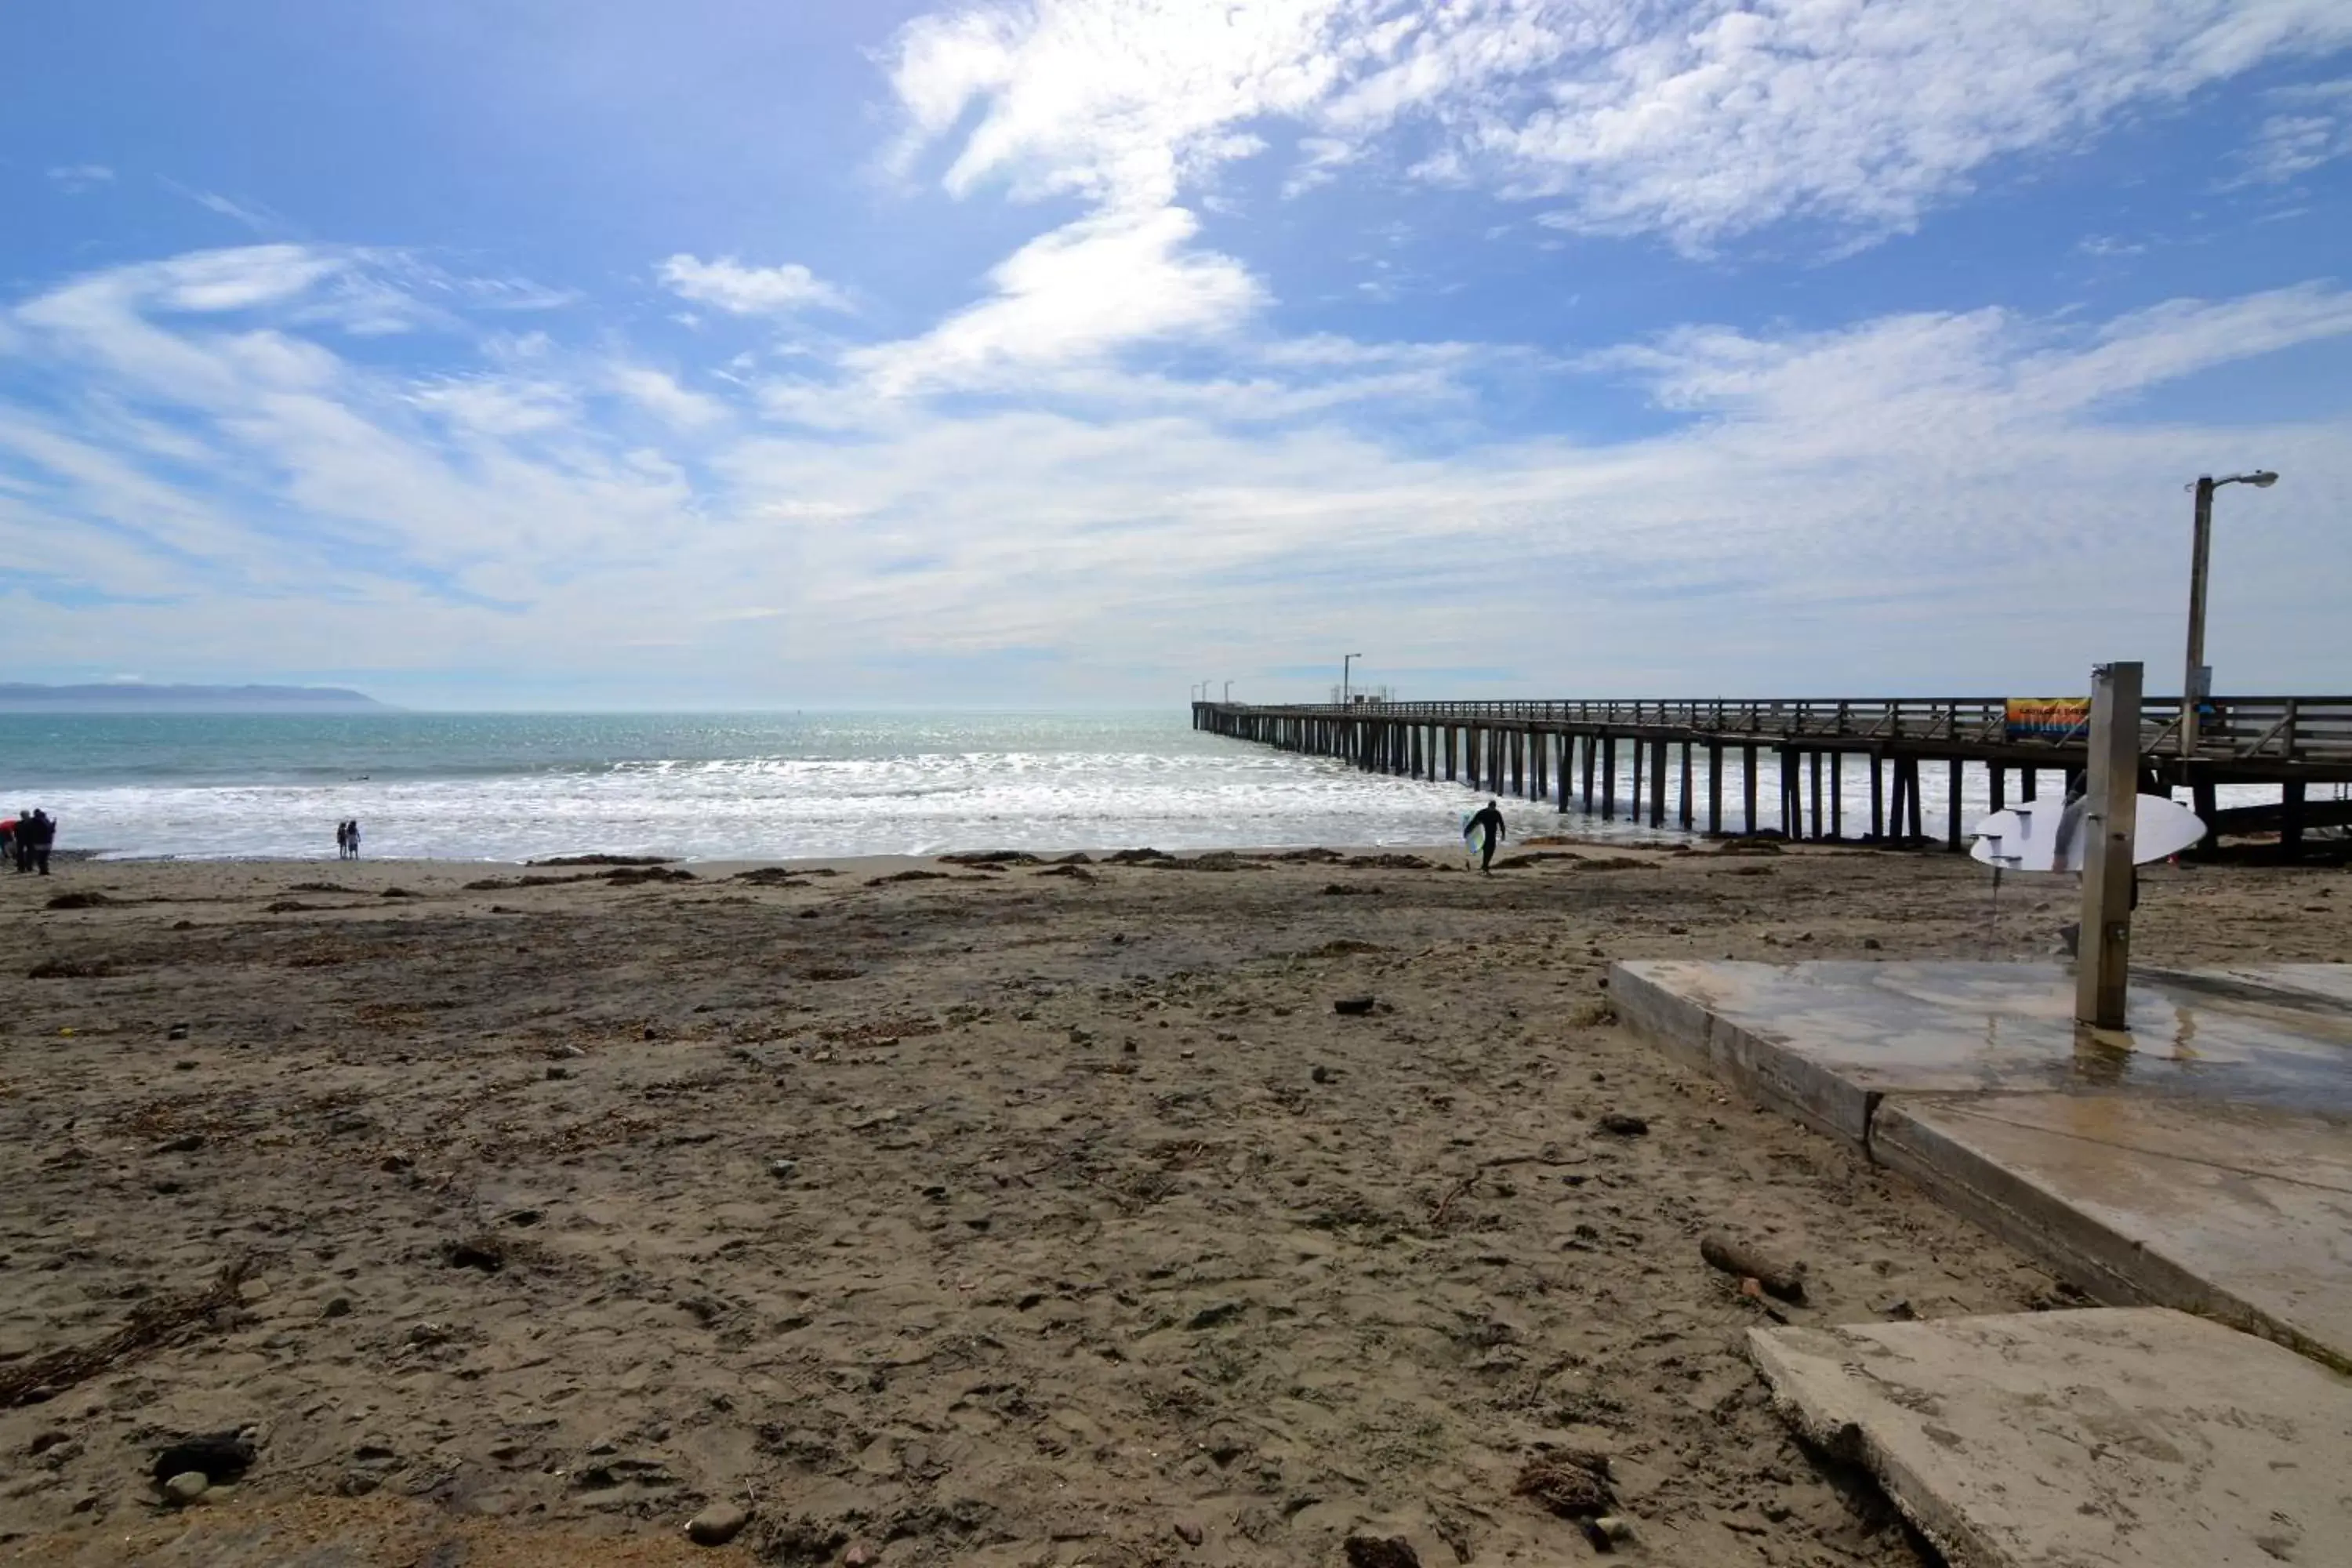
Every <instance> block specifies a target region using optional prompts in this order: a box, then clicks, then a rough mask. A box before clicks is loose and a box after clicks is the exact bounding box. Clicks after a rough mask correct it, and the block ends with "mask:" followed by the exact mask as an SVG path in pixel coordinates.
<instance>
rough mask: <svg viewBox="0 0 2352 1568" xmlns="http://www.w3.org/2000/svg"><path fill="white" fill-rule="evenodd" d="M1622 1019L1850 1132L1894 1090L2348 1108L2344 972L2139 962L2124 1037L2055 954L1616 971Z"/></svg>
mask: <svg viewBox="0 0 2352 1568" xmlns="http://www.w3.org/2000/svg"><path fill="white" fill-rule="evenodd" d="M1609 991H1610V995H1611V997H1612V999H1613V1001H1614V1003H1615V1005H1616V1009H1617V1013H1618V1016H1619V1017H1621V1018H1622V1019H1623V1020H1624V1021H1625V1022H1626V1023H1628V1024H1629V1025H1631V1026H1633V1027H1634V1028H1636V1029H1639V1030H1641V1031H1643V1033H1646V1034H1648V1035H1651V1036H1652V1037H1654V1038H1656V1039H1657V1040H1658V1042H1659V1043H1660V1044H1661V1045H1663V1046H1664V1047H1665V1048H1666V1049H1667V1050H1669V1051H1670V1052H1672V1053H1674V1054H1675V1055H1676V1056H1679V1057H1681V1058H1683V1059H1685V1061H1687V1062H1689V1063H1690V1064H1691V1065H1693V1066H1695V1067H1698V1068H1702V1069H1704V1070H1706V1071H1707V1072H1710V1073H1713V1074H1715V1075H1716V1076H1717V1077H1718V1078H1721V1079H1725V1080H1726V1081H1727V1082H1730V1083H1732V1084H1735V1085H1736V1086H1738V1088H1739V1089H1742V1090H1743V1091H1744V1092H1746V1093H1748V1094H1749V1095H1750V1096H1752V1097H1753V1098H1755V1099H1757V1100H1760V1101H1762V1102H1763V1103H1765V1104H1768V1105H1772V1106H1775V1107H1777V1108H1778V1109H1780V1110H1785V1111H1787V1112H1788V1113H1789V1114H1790V1115H1792V1116H1795V1117H1796V1118H1798V1119H1799V1120H1801V1121H1805V1122H1806V1123H1808V1124H1809V1125H1811V1126H1812V1127H1814V1128H1816V1129H1818V1130H1820V1131H1824V1132H1828V1133H1830V1134H1832V1136H1835V1137H1840V1138H1844V1139H1846V1140H1847V1141H1849V1142H1853V1143H1855V1144H1863V1143H1865V1142H1867V1141H1868V1138H1869V1130H1870V1117H1871V1113H1872V1111H1873V1110H1874V1109H1875V1107H1876V1105H1877V1103H1878V1100H1879V1099H1880V1098H1881V1097H1882V1096H1885V1095H1888V1094H1956V1093H2001V1092H2009V1093H2031V1092H2042V1091H2049V1090H2066V1089H2130V1090H2136V1091H2145V1092H2149V1093H2158V1094H2175V1095H2184V1096H2191V1097H2196V1098H2201V1099H2206V1100H2216V1101H2221V1100H2227V1101H2232V1102H2242V1103H2252V1104H2267V1105H2275V1106H2278V1107H2280V1108H2282V1109H2286V1110H2306V1111H2308V1110H2319V1111H2328V1112H2333V1113H2336V1114H2343V1115H2352V1003H2347V1001H2345V1000H2343V999H2341V994H2342V993H2346V992H2352V967H2347V966H2345V965H2340V964H2279V965H2271V966H2261V967H2245V968H2239V969H2234V970H2226V971H2213V972H2210V973H2207V972H2179V971H2153V970H2151V971H2140V972H2135V973H2134V974H2133V977H2132V997H2131V1012H2130V1029H2129V1032H2128V1033H2127V1034H2125V1035H2115V1034H2101V1035H2097V1036H2092V1035H2090V1034H2088V1033H2086V1032H2084V1031H2079V1030H2077V1028H2076V1027H2075V1025H2074V980H2073V977H2072V975H2071V974H2070V973H2068V971H2067V970H2066V969H2065V968H2064V967H2063V966H2062V965H2059V964H2055V963H1785V964H1780V963H1728V962H1726V963H1710V962H1706V961H1701V960H1681V959H1645V960H1638V961H1632V962H1626V963H1618V964H1615V965H1613V966H1612V969H1611V971H1610V982H1609Z"/></svg>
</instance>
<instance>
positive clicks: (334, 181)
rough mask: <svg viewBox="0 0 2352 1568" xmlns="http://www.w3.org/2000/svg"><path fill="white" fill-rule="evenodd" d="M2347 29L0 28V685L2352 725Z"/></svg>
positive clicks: (1319, 7) (949, 23)
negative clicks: (2119, 675)
mask: <svg viewBox="0 0 2352 1568" xmlns="http://www.w3.org/2000/svg"><path fill="white" fill-rule="evenodd" d="M2347 198H2352V5H2346V4H2345V3H2344V0H1972V3H1970V4H1969V5H1956V4H1953V3H1952V0H1774V3H1762V0H1748V3H1745V4H1742V3H1733V0H1708V3H1703V4H1696V5H1675V4H1664V3H1657V0H1452V3H1447V4H1423V3H1417V0H1248V3H1244V0H1025V3H1022V0H966V3H962V4H949V5H921V4H910V3H904V0H859V3H856V4H849V3H845V0H793V3H788V4H785V3H769V4H753V3H749V0H667V3H666V4H663V5H625V4H618V3H612V0H404V3H403V4H401V5H361V4H356V3H352V0H209V3H208V4H206V5H173V4H165V3H163V0H117V3H115V4H110V5H6V6H0V679H29V680H56V681H82V680H92V679H97V680H105V679H130V678H135V679H146V680H186V681H249V680H257V681H288V682H297V683H331V684H345V685H353V686H358V687H360V688H362V689H365V690H368V691H370V692H372V693H374V694H375V695H377V696H380V697H383V698H384V699H387V700H393V701H396V702H403V703H407V704H412V705H415V706H421V707H462V708H502V707H503V708H534V707H551V708H600V707H604V708H661V707H777V706H782V707H838V706H867V705H885V704H887V705H908V704H911V705H932V704H936V705H953V706H974V705H979V706H1001V707H1032V706H1056V705H1087V706H1108V705H1130V704H1163V703H1164V704H1169V705H1174V704H1178V703H1181V701H1183V700H1184V699H1185V697H1186V696H1187V695H1188V694H1189V693H1190V691H1191V690H1192V688H1193V687H1194V686H1195V684H1196V683H1199V682H1202V681H1206V682H1210V683H1212V689H1213V690H1214V691H1216V692H1219V693H1222V691H1223V683H1224V682H1226V681H1231V682H1232V683H1233V687H1232V690H1233V694H1234V697H1235V698H1236V699H1237V700H1298V699H1310V698H1316V697H1318V696H1320V695H1322V694H1323V693H1325V692H1326V691H1327V689H1328V688H1329V687H1330V686H1331V685H1333V684H1334V683H1336V681H1337V679H1338V678H1339V664H1340V660H1341V656H1342V654H1344V653H1360V654H1361V655H1362V656H1363V657H1362V658H1361V660H1360V662H1359V664H1358V671H1359V676H1360V679H1361V680H1363V681H1364V682H1366V683H1368V684H1370V685H1375V686H1387V687H1389V688H1391V689H1393V690H1394V691H1395V692H1396V693H1397V694H1398V695H1400V696H1405V697H1424V698H1444V697H1475V696H1528V697H1538V696H1540V697H1601V696H1667V697H1696V696H1712V695H1790V696H1797V695H1831V696H1836V695H1846V696H1871V695H1897V694H1906V695H1924V694H1933V695H1951V696H1960V695H1967V696H1987V695H1993V696H1997V695H2003V694H2030V693H2041V692H2063V691H2070V690H2079V689H2084V688H2085V687H2086V685H2087V668H2088V666H2089V665H2090V664H2092V663H2093V662H2095V661H2102V660H2105V659H2116V658H2138V659H2143V660H2145V661H2146V662H2147V666H2148V672H2147V686H2148V689H2149V690H2150V691H2151V692H2168V691H2177V690H2178V689H2179V680H2180V674H2179V671H2180V661H2181V653H2180V649H2181V642H2182V628H2183V622H2184V617H2185V605H2186V597H2187V583H2188V572H2189V535H2190V518H2191V507H2190V499H2189V495H2188V494H2187V493H2186V492H2185V490H2184V489H2183V487H2184V485H2186V484H2188V483H2189V481H2191V480H2193V479H2195V478H2196V477H2197V476H2198V475H2199V474H2200V473H2212V474H2217V475H2227V474H2232V473H2238V472H2242V471H2245V470H2249V469H2253V468H2272V469H2275V470H2277V471H2278V472H2279V473H2280V474H2281V475H2282V476H2283V478H2282V479H2281V480H2280V482H2279V483H2278V485H2277V486H2276V487H2275V488H2273V489H2260V490H2258V489H2252V488H2251V487H2244V486H2239V487H2231V488H2226V489H2222V490H2221V492H2220V495H2219V498H2218V500H2217V505H2216V520H2217V521H2216V528H2215V545H2214V554H2213V568H2212V595H2211V610H2210V630H2209V634H2208V650H2209V658H2210V662H2211V663H2212V664H2213V665H2214V667H2215V670H2216V674H2215V685H2216V689H2220V690H2222V691H2228V692H2239V693H2254V692H2265V693H2268V692H2281V691H2306V692H2311V691H2326V692H2342V691H2347V690H2352V637H2347V634H2346V631H2345V629H2344V626H2343V622H2344V619H2345V616H2346V607H2347V605H2352V526H2347V522H2352V277H2347V273H2352V200H2347Z"/></svg>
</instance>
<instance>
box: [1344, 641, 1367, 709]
mask: <svg viewBox="0 0 2352 1568" xmlns="http://www.w3.org/2000/svg"><path fill="white" fill-rule="evenodd" d="M1363 657H1364V656H1363V655H1362V654H1360V653H1351V654H1349V655H1348V656H1347V657H1346V658H1342V659H1341V660H1340V661H1339V706H1340V707H1342V708H1345V707H1346V706H1347V705H1348V667H1349V665H1351V664H1353V663H1355V662H1356V661H1357V660H1358V659H1360V658H1363Z"/></svg>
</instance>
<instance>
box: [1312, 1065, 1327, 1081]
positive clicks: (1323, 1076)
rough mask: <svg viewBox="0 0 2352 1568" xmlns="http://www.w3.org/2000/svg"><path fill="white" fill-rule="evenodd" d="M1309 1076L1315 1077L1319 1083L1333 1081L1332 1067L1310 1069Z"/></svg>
mask: <svg viewBox="0 0 2352 1568" xmlns="http://www.w3.org/2000/svg"><path fill="white" fill-rule="evenodd" d="M1307 1077H1308V1078H1311V1079H1314V1080H1315V1081H1316V1082H1317V1083H1329V1082H1330V1081H1331V1069H1330V1068H1326V1067H1318V1068H1310V1069H1309V1070H1308V1072H1307Z"/></svg>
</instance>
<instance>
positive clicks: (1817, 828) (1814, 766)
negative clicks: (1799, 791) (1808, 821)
mask: <svg viewBox="0 0 2352 1568" xmlns="http://www.w3.org/2000/svg"><path fill="white" fill-rule="evenodd" d="M1806 768H1807V771H1808V772H1810V773H1811V774H1812V775H1813V837H1815V838H1819V837H1821V836H1822V753H1821V751H1820V749H1819V748H1818V747H1816V748H1815V749H1814V751H1813V754H1812V755H1811V757H1809V758H1807V759H1806Z"/></svg>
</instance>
